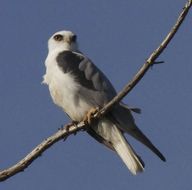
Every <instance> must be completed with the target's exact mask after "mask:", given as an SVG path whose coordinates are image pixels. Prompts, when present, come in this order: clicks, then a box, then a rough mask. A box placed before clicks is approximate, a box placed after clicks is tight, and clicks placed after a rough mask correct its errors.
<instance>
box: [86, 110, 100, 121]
mask: <svg viewBox="0 0 192 190" xmlns="http://www.w3.org/2000/svg"><path fill="white" fill-rule="evenodd" d="M98 111H99V108H98V107H96V108H91V109H90V110H89V111H88V112H87V114H86V115H85V116H84V118H83V121H84V122H85V123H87V124H91V122H92V120H93V116H94V114H95V113H97V112H98Z"/></svg>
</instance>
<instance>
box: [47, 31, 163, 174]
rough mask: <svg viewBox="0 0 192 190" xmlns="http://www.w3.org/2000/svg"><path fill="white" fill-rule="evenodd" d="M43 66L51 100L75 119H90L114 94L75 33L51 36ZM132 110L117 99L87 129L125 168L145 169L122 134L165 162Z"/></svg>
mask: <svg viewBox="0 0 192 190" xmlns="http://www.w3.org/2000/svg"><path fill="white" fill-rule="evenodd" d="M45 66H46V73H45V75H44V77H43V78H44V80H43V83H45V84H47V85H48V86H49V91H50V94H51V97H52V99H53V101H54V103H55V104H56V105H58V106H60V107H61V108H62V109H63V111H64V112H66V114H67V115H68V116H69V117H70V118H71V119H72V120H73V121H74V122H79V121H82V120H83V119H85V118H88V121H89V118H90V114H91V113H93V112H94V110H95V109H97V108H101V107H102V106H104V105H105V104H106V103H108V102H109V101H110V100H111V99H112V98H113V97H114V96H116V94H117V92H116V91H115V89H114V87H113V85H112V84H111V82H110V81H109V80H108V79H107V77H106V76H105V75H104V74H103V72H102V71H101V70H99V69H98V68H97V67H96V66H95V65H94V64H93V62H92V61H91V60H90V59H89V58H88V57H86V56H85V55H84V54H82V53H81V52H80V51H79V49H78V43H77V36H76V35H75V34H74V33H73V32H71V31H60V32H57V33H55V34H53V36H51V38H50V39H49V41H48V56H47V58H46V61H45ZM131 111H134V110H131V109H129V108H128V106H127V105H125V104H124V103H123V102H120V103H118V104H117V105H115V106H114V107H113V108H112V109H111V110H110V111H109V112H108V113H107V114H106V115H105V116H104V117H102V118H100V119H99V120H98V121H97V122H93V123H92V124H91V126H90V127H89V128H88V130H87V132H88V133H89V134H90V135H91V136H92V137H94V138H95V139H96V140H97V141H99V142H100V143H102V144H104V145H106V146H107V147H108V148H110V149H111V150H113V151H114V152H116V153H117V154H118V155H119V156H120V157H121V159H122V160H123V162H124V163H125V164H126V166H127V167H128V169H129V170H130V171H131V172H132V173H133V174H137V173H138V172H142V171H143V170H144V162H143V161H142V159H141V158H140V157H139V156H138V155H137V154H136V152H135V151H134V149H133V148H132V146H131V145H130V144H129V142H128V141H127V140H126V138H125V136H124V133H128V134H129V135H131V136H132V137H134V138H135V139H137V140H138V141H140V142H141V143H143V144H144V145H146V146H147V147H148V148H149V149H151V150H152V151H153V152H154V153H155V154H156V155H157V156H158V157H159V158H160V159H161V160H163V161H165V157H164V156H163V155H162V154H161V152H160V151H159V150H158V149H157V148H156V147H155V146H154V145H153V144H152V143H151V141H150V140H149V139H148V138H147V137H146V136H145V135H144V134H143V133H142V132H141V130H140V129H139V128H138V127H137V126H136V124H135V121H134V118H133V116H132V114H131Z"/></svg>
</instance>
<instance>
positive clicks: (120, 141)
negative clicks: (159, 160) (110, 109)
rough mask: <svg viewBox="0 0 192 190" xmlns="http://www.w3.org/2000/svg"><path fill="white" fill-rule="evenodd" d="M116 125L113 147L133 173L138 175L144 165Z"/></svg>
mask: <svg viewBox="0 0 192 190" xmlns="http://www.w3.org/2000/svg"><path fill="white" fill-rule="evenodd" d="M113 127H114V132H115V136H114V138H113V147H114V149H115V150H116V152H117V153H118V155H119V156H120V157H121V159H122V160H123V162H124V163H125V165H126V166H127V167H128V168H129V170H130V171H131V173H132V174H134V175H136V174H137V173H138V172H142V171H143V170H144V167H143V165H142V163H141V162H140V160H139V158H138V157H137V155H136V153H135V152H134V150H133V148H132V147H131V145H130V144H129V143H128V142H127V141H126V139H125V137H124V136H123V134H122V133H121V131H119V129H118V128H117V127H116V126H113Z"/></svg>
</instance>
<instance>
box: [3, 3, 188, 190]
mask: <svg viewBox="0 0 192 190" xmlns="http://www.w3.org/2000/svg"><path fill="white" fill-rule="evenodd" d="M184 3H185V0H162V1H157V0H146V1H135V0H130V1H127V0H121V1H115V0H110V1H109V0H108V1H107V0H103V1H98V0H89V1H88V0H82V1H78V0H63V1H62V0H54V1H53V0H41V1H36V2H35V1H32V0H20V1H13V0H12V1H11V0H1V2H0V23H1V30H0V52H1V54H0V66H1V69H0V118H1V119H0V169H3V168H6V167H8V166H10V165H12V164H15V163H16V162H17V161H18V160H20V159H21V158H23V157H24V156H25V155H26V154H27V153H28V152H29V151H30V150H31V149H32V148H33V147H35V146H36V145H37V144H39V143H40V142H41V141H42V140H43V139H45V138H46V137H48V136H50V135H51V134H53V133H54V132H55V131H57V129H58V128H59V127H60V126H61V125H62V124H65V123H67V122H69V119H68V118H67V117H66V115H65V114H64V113H63V112H62V111H61V110H60V109H59V108H58V107H56V106H55V105H54V104H53V103H52V100H51V98H50V95H49V92H48V88H47V86H44V85H41V81H42V75H43V74H44V72H45V67H44V60H45V58H46V55H47V40H48V38H49V37H50V36H51V35H52V34H53V33H54V32H56V31H58V30H63V29H67V30H72V31H74V32H75V33H77V35H78V41H79V44H80V48H81V51H83V52H84V53H85V54H86V55H88V56H89V57H90V58H91V59H92V60H93V62H94V63H95V64H96V65H97V66H98V67H99V68H101V69H102V70H103V71H104V73H105V74H106V75H107V76H108V77H109V79H110V80H111V82H112V83H113V84H114V86H115V88H116V89H117V90H118V91H119V90H121V89H122V87H123V86H124V85H125V84H126V83H127V82H128V81H129V80H130V79H131V78H132V76H133V75H134V74H135V73H136V72H137V70H138V69H139V67H140V66H141V65H142V64H143V63H144V60H145V59H146V58H147V57H148V56H149V55H150V53H151V52H152V51H153V50H154V48H156V47H157V45H159V43H160V42H161V40H162V39H163V37H164V36H165V35H166V34H167V32H168V31H169V29H170V27H171V26H172V24H173V23H174V22H175V20H176V18H177V16H178V13H179V12H180V10H181V8H182V7H183V5H184ZM191 20H192V13H191V12H190V13H189V15H188V17H187V19H186V20H185V22H184V24H183V25H182V27H181V29H180V30H179V32H178V33H177V35H176V36H175V38H174V40H173V41H172V42H171V44H170V45H169V46H168V48H167V49H166V51H165V52H164V53H163V54H162V55H161V56H160V58H159V60H163V61H165V63H164V64H162V65H157V66H154V67H153V68H152V69H151V70H149V72H148V73H147V74H146V75H145V77H144V79H143V80H142V81H141V82H140V83H139V84H138V85H137V86H136V87H135V88H134V90H133V91H132V92H131V93H130V94H129V95H128V96H127V97H126V98H125V99H124V102H126V103H128V104H129V105H131V106H137V107H140V108H141V109H142V115H135V119H136V123H137V125H138V126H139V127H140V129H142V131H143V132H144V133H145V134H146V135H147V136H148V137H149V138H150V139H151V140H152V142H153V143H154V144H155V145H156V146H157V147H158V148H159V149H160V150H161V151H162V152H163V153H164V154H165V156H166V158H167V162H166V163H163V162H161V161H160V160H159V159H158V158H157V157H156V156H155V155H154V154H153V153H151V152H150V151H149V150H148V149H147V148H145V147H144V146H143V145H141V144H139V143H138V142H135V141H134V140H133V139H131V138H130V137H129V139H130V141H131V142H132V144H133V145H134V147H135V149H136V151H137V152H138V154H140V155H141V157H142V158H143V160H144V161H145V164H146V168H145V172H144V173H143V174H140V175H138V176H132V175H131V173H130V172H129V171H128V170H127V168H126V167H125V166H124V164H123V163H122V162H121V160H120V159H119V158H118V157H117V156H116V155H115V154H114V153H113V152H111V151H109V150H107V149H106V148H105V147H103V146H102V145H100V144H98V143H97V142H96V141H95V140H94V139H92V138H91V137H89V136H88V135H87V134H86V133H83V132H80V133H78V134H77V135H76V136H70V137H69V138H68V139H67V141H66V142H59V143H57V144H56V145H54V146H53V147H52V148H50V149H49V150H48V151H46V152H45V153H44V154H43V155H42V157H40V158H39V159H37V160H36V161H35V162H34V163H33V164H32V165H31V166H30V167H29V168H28V169H27V170H25V172H23V173H20V174H17V175H16V176H14V177H12V178H10V179H9V180H7V181H6V182H3V183H0V189H2V190H4V189H5V190H15V188H16V189H19V190H26V189H28V190H34V189H36V190H38V189H39V190H42V189H46V190H52V189H56V190H57V189H73V190H75V189H85V190H88V189H91V190H96V189H100V190H106V189H110V190H116V189H132V190H133V189H137V190H140V189H149V190H150V189H151V190H153V189H156V190H160V189H169V190H172V189H174V190H180V189H185V190H190V189H191V186H192V180H191V179H192V174H191V170H192V164H191V160H192V151H191V137H192V126H191V113H192V106H191V105H192V87H191V81H192V75H191V72H192V54H191V49H192V30H191Z"/></svg>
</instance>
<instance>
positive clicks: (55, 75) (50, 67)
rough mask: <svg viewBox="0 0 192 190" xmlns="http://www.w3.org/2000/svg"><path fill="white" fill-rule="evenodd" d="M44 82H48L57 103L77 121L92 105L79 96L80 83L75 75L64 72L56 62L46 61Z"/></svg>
mask: <svg viewBox="0 0 192 190" xmlns="http://www.w3.org/2000/svg"><path fill="white" fill-rule="evenodd" d="M44 83H46V84H48V86H49V91H50V94H51V97H52V99H53V101H54V103H55V104H57V105H58V106H60V107H62V109H63V110H64V111H65V112H66V113H67V114H68V115H69V116H70V117H71V119H73V120H75V121H80V120H82V119H83V117H84V115H85V114H86V112H87V111H88V110H89V109H90V108H91V106H90V105H89V104H88V103H87V102H85V101H84V100H82V99H81V98H80V96H79V89H80V85H79V84H78V83H76V82H75V79H74V77H73V75H71V74H70V73H63V71H62V70H61V68H59V67H58V65H57V63H56V62H53V60H52V62H51V63H50V62H49V61H48V62H46V74H45V75H44Z"/></svg>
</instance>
